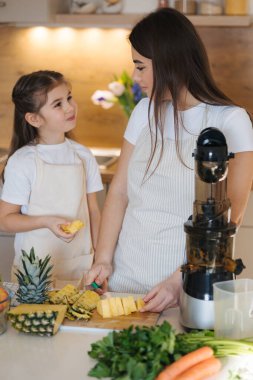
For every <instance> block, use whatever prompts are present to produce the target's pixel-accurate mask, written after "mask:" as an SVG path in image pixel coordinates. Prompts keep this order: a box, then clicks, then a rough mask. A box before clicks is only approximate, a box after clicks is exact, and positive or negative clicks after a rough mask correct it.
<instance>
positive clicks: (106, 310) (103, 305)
mask: <svg viewBox="0 0 253 380" xmlns="http://www.w3.org/2000/svg"><path fill="white" fill-rule="evenodd" d="M97 312H98V314H100V315H101V316H102V317H103V318H111V316H112V314H111V310H110V304H109V300H108V299H105V300H100V301H98V303H97Z"/></svg>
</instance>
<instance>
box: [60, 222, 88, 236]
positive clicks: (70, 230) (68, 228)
mask: <svg viewBox="0 0 253 380" xmlns="http://www.w3.org/2000/svg"><path fill="white" fill-rule="evenodd" d="M83 227H84V223H83V222H82V221H81V220H73V222H72V223H70V224H61V229H62V231H64V232H66V233H67V234H75V233H76V232H77V231H79V230H80V229H81V228H83Z"/></svg>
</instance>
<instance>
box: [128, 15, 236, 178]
mask: <svg viewBox="0 0 253 380" xmlns="http://www.w3.org/2000/svg"><path fill="white" fill-rule="evenodd" d="M129 40H130V43H131V45H132V46H133V48H134V49H135V50H136V51H137V52H138V53H139V54H141V55H142V56H144V57H146V58H148V59H151V60H152V66H153V89H152V94H151V98H150V103H149V128H150V130H151V122H150V106H151V102H152V101H153V103H154V120H155V127H156V133H155V138H154V141H153V138H152V134H151V154H150V158H149V161H148V164H147V169H146V173H145V175H146V174H147V172H148V170H149V168H150V165H151V162H152V160H153V158H154V154H155V151H156V149H157V138H158V131H159V130H160V132H161V139H162V143H161V151H160V158H159V161H158V163H157V165H156V167H155V169H156V168H157V166H158V165H159V162H160V160H161V157H162V153H163V145H164V139H163V132H164V117H165V115H164V113H165V107H164V106H165V104H164V99H165V97H166V94H167V93H168V92H170V94H171V98H172V104H173V106H174V125H175V139H176V150H177V154H178V157H179V159H180V160H181V161H182V159H181V156H180V149H179V127H180V123H179V116H178V115H179V110H178V104H179V101H180V93H181V91H182V89H183V88H186V89H187V90H188V91H189V92H190V93H191V94H192V95H193V97H194V98H196V99H197V100H199V101H200V102H204V103H207V104H212V105H232V104H234V103H233V102H232V100H231V99H229V98H228V97H227V96H226V95H225V94H224V93H223V92H222V91H221V90H220V89H219V88H218V87H217V85H216V84H215V81H214V79H213V77H212V74H211V70H210V65H209V61H208V57H207V53H206V50H205V48H204V45H203V43H202V41H201V39H200V37H199V35H198V33H197V32H196V30H195V28H194V26H193V25H192V23H191V22H190V21H189V20H188V19H187V18H186V17H185V16H184V15H183V14H182V13H180V12H178V11H176V10H175V9H171V8H164V9H160V10H158V11H156V12H153V13H151V14H149V15H148V16H146V17H145V18H144V19H142V20H141V21H139V22H138V23H137V25H136V26H135V27H134V28H133V30H132V32H131V33H130V35H129ZM182 162H183V161H182ZM155 169H154V170H155ZM154 170H153V172H154ZM153 172H152V173H153ZM152 173H151V174H152Z"/></svg>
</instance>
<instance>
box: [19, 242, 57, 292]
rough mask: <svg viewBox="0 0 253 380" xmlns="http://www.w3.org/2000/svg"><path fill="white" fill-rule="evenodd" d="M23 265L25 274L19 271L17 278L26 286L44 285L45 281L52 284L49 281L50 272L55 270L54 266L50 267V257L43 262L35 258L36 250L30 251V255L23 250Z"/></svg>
mask: <svg viewBox="0 0 253 380" xmlns="http://www.w3.org/2000/svg"><path fill="white" fill-rule="evenodd" d="M22 256H23V257H22V265H23V269H24V273H23V272H22V271H21V270H19V269H18V272H17V273H16V276H17V278H18V279H19V280H21V279H22V280H23V281H24V282H25V284H30V283H32V284H34V285H38V283H42V282H44V281H45V280H47V281H46V282H47V283H48V284H50V283H51V281H50V280H49V276H50V272H51V270H52V268H53V265H49V266H48V263H49V261H50V256H49V255H47V256H46V257H45V258H44V259H43V260H42V259H39V258H38V257H37V256H35V252H34V248H32V249H31V250H30V254H29V255H28V254H27V253H26V252H25V251H24V250H22Z"/></svg>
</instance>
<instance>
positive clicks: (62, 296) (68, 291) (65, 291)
mask: <svg viewBox="0 0 253 380" xmlns="http://www.w3.org/2000/svg"><path fill="white" fill-rule="evenodd" d="M76 295H77V296H79V291H78V289H77V288H76V287H75V286H74V285H72V284H68V285H66V286H64V288H62V289H61V290H58V291H52V292H49V295H48V296H49V302H50V303H52V304H55V305H59V304H63V305H67V304H69V303H71V302H70V301H69V300H72V298H73V297H74V296H76Z"/></svg>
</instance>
